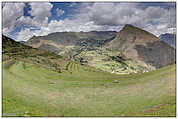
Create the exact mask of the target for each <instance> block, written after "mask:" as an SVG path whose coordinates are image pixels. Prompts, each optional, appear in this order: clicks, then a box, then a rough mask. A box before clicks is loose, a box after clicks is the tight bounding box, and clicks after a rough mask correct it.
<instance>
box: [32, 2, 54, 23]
mask: <svg viewBox="0 0 178 119" xmlns="http://www.w3.org/2000/svg"><path fill="white" fill-rule="evenodd" d="M29 5H30V6H31V10H30V11H29V13H30V14H31V16H34V21H37V22H39V23H41V22H44V21H45V20H46V19H47V18H48V17H50V16H51V9H52V7H53V5H52V4H51V3H47V2H44V3H40V2H34V3H29Z"/></svg>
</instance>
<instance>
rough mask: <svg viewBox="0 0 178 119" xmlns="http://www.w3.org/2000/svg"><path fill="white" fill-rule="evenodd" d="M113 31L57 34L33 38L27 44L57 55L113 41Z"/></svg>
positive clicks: (114, 33) (114, 34)
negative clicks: (80, 47) (75, 48)
mask: <svg viewBox="0 0 178 119" xmlns="http://www.w3.org/2000/svg"><path fill="white" fill-rule="evenodd" d="M116 34H117V32H115V31H91V32H57V33H51V34H49V35H46V36H34V37H32V38H31V39H29V40H28V41H27V44H28V45H30V46H33V47H34V48H39V49H43V50H44V49H48V50H50V51H52V52H55V53H57V54H64V52H65V51H66V50H68V49H70V48H73V47H74V46H81V45H85V44H87V43H90V45H98V46H99V45H102V44H104V43H106V42H109V41H110V40H112V39H114V37H115V36H116Z"/></svg>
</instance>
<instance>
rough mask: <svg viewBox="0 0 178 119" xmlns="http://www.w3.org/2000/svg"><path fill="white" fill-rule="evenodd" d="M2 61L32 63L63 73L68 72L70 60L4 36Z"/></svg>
mask: <svg viewBox="0 0 178 119" xmlns="http://www.w3.org/2000/svg"><path fill="white" fill-rule="evenodd" d="M2 53H3V54H2V59H3V61H6V60H12V61H15V60H18V61H22V62H28V63H32V64H35V65H38V66H42V67H44V68H47V69H50V70H54V71H57V72H62V71H65V70H66V66H67V64H68V63H69V62H70V61H69V60H68V59H65V58H63V57H62V56H60V55H56V54H55V53H52V52H50V51H42V50H39V49H36V48H32V47H31V46H27V45H24V44H23V43H20V42H16V41H14V40H12V39H10V38H8V37H6V36H4V35H3V36H2Z"/></svg>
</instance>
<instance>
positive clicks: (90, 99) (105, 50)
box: [2, 36, 176, 117]
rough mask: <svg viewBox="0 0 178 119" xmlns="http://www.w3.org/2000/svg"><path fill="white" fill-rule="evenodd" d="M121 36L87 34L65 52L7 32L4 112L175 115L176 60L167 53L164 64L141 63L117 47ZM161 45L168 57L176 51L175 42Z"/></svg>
mask: <svg viewBox="0 0 178 119" xmlns="http://www.w3.org/2000/svg"><path fill="white" fill-rule="evenodd" d="M115 40H117V37H116V38H114V39H113V38H112V39H110V40H104V41H103V40H101V41H100V40H99V41H97V43H96V42H93V41H90V42H86V41H88V40H86V41H84V42H85V43H84V42H80V44H78V45H76V46H73V47H72V48H69V49H68V50H67V51H65V53H64V55H63V56H61V55H59V54H56V52H53V51H50V47H51V46H50V47H45V48H44V49H41V48H37V47H31V46H28V45H27V44H26V43H19V42H16V41H14V40H12V39H10V38H8V37H6V36H2V43H3V47H2V48H3V49H2V52H3V53H2V60H3V62H2V114H3V117H19V116H22V117H46V116H47V117H88V116H92V117H93V116H95V117H103V116H105V117H111V116H112V117H135V116H137V117H138V116H141V117H143V116H145V117H146V116H152V117H161V116H169V117H175V115H176V65H175V60H170V59H167V60H166V58H165V61H164V62H163V63H162V64H161V65H162V67H154V65H151V64H150V65H141V64H140V63H139V62H137V61H136V60H135V59H133V57H130V58H129V57H128V56H130V55H127V52H122V51H121V50H120V49H115V50H113V49H112V50H111V49H110V47H109V46H110V44H111V43H112V42H116V41H115ZM156 40H157V39H156ZM33 42H34V41H33ZM42 42H43V41H42ZM124 42H125V43H126V44H128V43H127V42H130V41H124ZM40 43H41V41H40ZM120 43H122V42H120ZM122 45H123V46H124V45H125V44H124V43H122ZM156 45H157V46H159V47H161V48H167V49H164V51H166V52H168V54H165V55H166V56H165V57H168V56H171V57H174V54H172V55H171V53H174V50H172V48H170V47H169V46H167V45H166V44H164V43H162V42H161V41H159V43H158V44H156ZM39 46H40V45H39ZM70 46H72V45H71V44H70ZM113 46H114V45H113ZM140 46H142V45H140ZM144 46H145V45H144ZM146 46H147V45H146ZM65 47H69V45H67V46H65ZM152 47H153V51H158V52H159V49H156V48H155V46H154V45H152ZM48 48H49V49H48ZM130 48H133V47H130ZM136 48H138V47H136ZM65 50H66V49H65ZM135 50H136V49H135ZM138 51H139V50H138ZM144 51H146V52H147V53H152V52H153V51H150V50H149V51H147V50H144ZM169 52H170V54H169ZM141 53H143V52H141ZM141 55H142V54H141ZM150 55H151V54H150ZM154 55H155V54H153V56H151V57H154ZM156 55H157V54H156ZM142 56H143V58H144V60H142V62H143V61H145V58H146V56H145V55H142ZM148 57H150V56H148ZM137 58H138V57H137ZM159 58H162V56H161V55H158V59H159ZM173 59H174V58H173ZM154 60H155V61H157V59H154ZM144 63H145V64H146V62H144ZM149 66H150V67H149ZM153 68H154V69H153Z"/></svg>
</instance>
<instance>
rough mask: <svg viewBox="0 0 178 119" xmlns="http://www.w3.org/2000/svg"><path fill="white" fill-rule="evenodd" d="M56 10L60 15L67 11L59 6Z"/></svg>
mask: <svg viewBox="0 0 178 119" xmlns="http://www.w3.org/2000/svg"><path fill="white" fill-rule="evenodd" d="M56 12H57V16H58V17H60V16H62V15H63V14H64V13H65V12H64V10H62V9H59V8H57V9H56Z"/></svg>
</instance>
